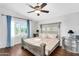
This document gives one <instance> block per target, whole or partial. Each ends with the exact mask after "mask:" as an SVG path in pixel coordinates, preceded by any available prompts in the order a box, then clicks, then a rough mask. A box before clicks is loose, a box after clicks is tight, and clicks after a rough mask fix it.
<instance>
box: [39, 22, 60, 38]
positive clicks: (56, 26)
mask: <svg viewBox="0 0 79 59" xmlns="http://www.w3.org/2000/svg"><path fill="white" fill-rule="evenodd" d="M60 24H61V22H57V23H48V24H41V25H40V29H41V33H46V34H48V33H49V34H57V36H58V38H59V39H60Z"/></svg>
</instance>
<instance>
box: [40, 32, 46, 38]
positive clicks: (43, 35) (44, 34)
mask: <svg viewBox="0 0 79 59" xmlns="http://www.w3.org/2000/svg"><path fill="white" fill-rule="evenodd" d="M39 37H40V38H47V34H46V33H41V34H39Z"/></svg>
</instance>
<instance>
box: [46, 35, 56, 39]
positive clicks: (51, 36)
mask: <svg viewBox="0 0 79 59" xmlns="http://www.w3.org/2000/svg"><path fill="white" fill-rule="evenodd" d="M56 37H57V34H48V35H47V38H50V39H53V38H56Z"/></svg>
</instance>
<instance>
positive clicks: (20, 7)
mask: <svg viewBox="0 0 79 59" xmlns="http://www.w3.org/2000/svg"><path fill="white" fill-rule="evenodd" d="M29 4H31V5H33V6H35V5H36V4H35V3H29ZM40 4H41V3H40ZM0 6H2V7H4V8H7V9H10V10H12V11H14V12H17V13H19V14H21V15H24V16H26V17H29V18H30V19H32V20H36V21H41V20H49V19H52V18H55V17H58V16H62V15H66V14H70V13H74V12H79V3H48V4H47V6H45V7H44V8H43V9H46V10H49V13H41V14H40V16H37V14H36V13H27V12H28V11H31V10H33V9H32V8H30V7H28V5H27V3H1V4H0Z"/></svg>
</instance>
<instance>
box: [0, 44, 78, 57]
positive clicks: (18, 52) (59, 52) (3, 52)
mask: <svg viewBox="0 0 79 59" xmlns="http://www.w3.org/2000/svg"><path fill="white" fill-rule="evenodd" d="M0 56H34V55H33V54H32V53H31V52H29V51H28V50H26V49H22V48H21V45H20V44H17V45H15V46H13V47H11V48H2V49H0ZM50 56H79V54H76V53H71V52H69V51H66V50H64V49H62V48H61V47H57V48H56V49H55V51H54V52H52V53H51V55H50Z"/></svg>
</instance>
